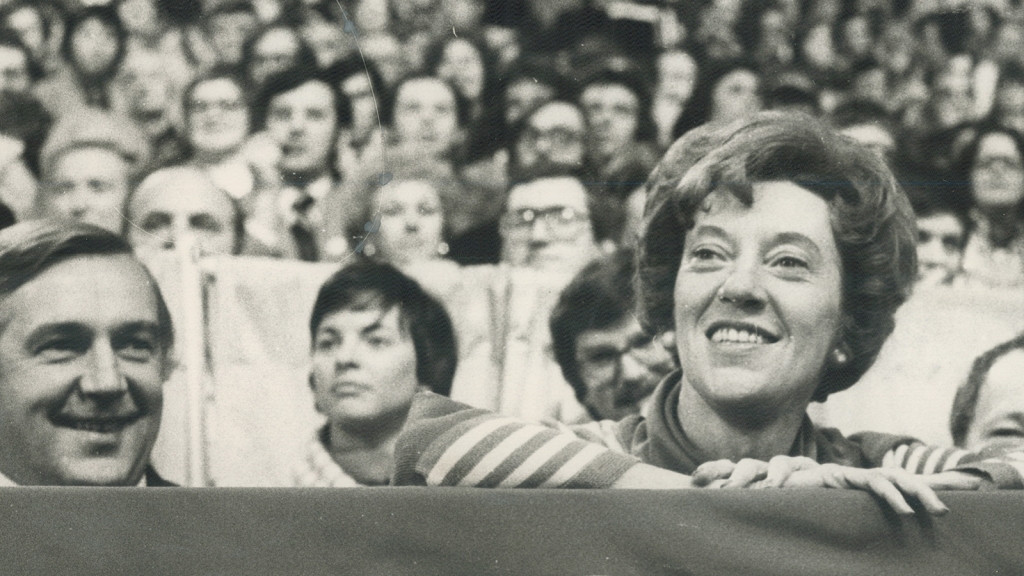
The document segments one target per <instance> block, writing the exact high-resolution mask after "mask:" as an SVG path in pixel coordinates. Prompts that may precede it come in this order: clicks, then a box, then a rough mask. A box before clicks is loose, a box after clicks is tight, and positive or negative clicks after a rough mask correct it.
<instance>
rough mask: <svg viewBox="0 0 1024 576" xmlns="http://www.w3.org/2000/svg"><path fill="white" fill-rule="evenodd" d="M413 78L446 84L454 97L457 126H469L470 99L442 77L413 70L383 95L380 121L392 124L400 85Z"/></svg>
mask: <svg viewBox="0 0 1024 576" xmlns="http://www.w3.org/2000/svg"><path fill="white" fill-rule="evenodd" d="M413 80H433V81H435V82H440V83H442V84H444V85H445V86H447V87H448V89H449V90H450V91H451V93H452V95H453V96H454V97H455V118H456V120H457V121H458V124H459V127H460V128H466V127H467V126H469V123H470V121H471V120H472V103H470V101H469V100H468V99H466V97H465V96H463V95H462V92H460V91H459V89H458V88H456V87H455V85H454V84H452V83H451V82H449V81H447V80H445V79H443V78H438V77H437V76H432V75H430V74H423V73H421V72H413V73H411V74H408V75H406V76H403V77H402V78H400V79H399V80H398V81H397V82H395V85H394V86H392V87H391V89H390V90H389V91H388V92H387V94H385V95H384V96H385V97H386V99H385V100H382V102H383V104H384V105H383V106H382V107H381V109H380V113H381V114H380V117H381V118H380V119H381V123H383V124H384V125H385V126H393V124H394V121H395V104H396V103H397V100H398V93H399V92H401V90H402V86H404V85H405V84H407V83H409V82H412V81H413Z"/></svg>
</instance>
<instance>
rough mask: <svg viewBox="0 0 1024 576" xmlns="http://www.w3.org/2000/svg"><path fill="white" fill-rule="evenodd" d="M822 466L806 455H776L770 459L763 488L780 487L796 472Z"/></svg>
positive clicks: (762, 484)
mask: <svg viewBox="0 0 1024 576" xmlns="http://www.w3.org/2000/svg"><path fill="white" fill-rule="evenodd" d="M818 466H821V464H818V463H817V462H816V461H815V460H813V459H811V458H808V457H806V456H775V457H774V458H772V459H771V460H769V461H768V473H767V474H765V478H764V480H762V481H761V487H762V488H778V487H780V486H783V485H785V484H786V480H787V479H788V478H789V476H790V475H791V474H793V473H794V472H799V471H800V470H810V469H812V468H817V467H818Z"/></svg>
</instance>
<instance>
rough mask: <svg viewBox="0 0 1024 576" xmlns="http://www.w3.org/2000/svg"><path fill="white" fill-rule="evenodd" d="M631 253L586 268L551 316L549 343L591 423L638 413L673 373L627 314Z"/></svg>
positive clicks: (666, 356) (657, 342) (662, 351)
mask: <svg viewBox="0 0 1024 576" xmlns="http://www.w3.org/2000/svg"><path fill="white" fill-rule="evenodd" d="M635 272H636V266H635V264H634V254H633V251H632V250H620V251H618V252H616V253H614V254H611V255H609V256H607V257H603V258H601V259H598V260H594V261H593V262H591V263H590V264H587V266H586V267H584V268H583V270H580V273H579V274H577V275H576V277H575V278H573V280H572V282H570V283H569V285H568V286H566V287H565V289H564V290H562V293H561V295H559V298H558V303H557V304H556V305H555V308H554V310H552V311H551V321H550V328H551V343H552V349H553V351H554V354H555V359H556V360H557V361H558V365H559V367H561V369H562V375H563V376H564V377H565V380H566V381H567V382H568V383H569V384H570V385H571V386H572V388H573V391H574V392H575V393H576V399H577V400H579V402H580V403H581V404H582V405H583V406H584V407H585V408H586V409H587V413H588V414H589V415H590V417H591V418H593V419H594V420H598V421H600V420H621V419H623V418H625V417H626V416H631V415H633V414H639V413H640V412H641V409H642V408H643V406H644V405H646V401H647V399H648V398H650V396H651V393H652V392H654V389H655V387H656V386H657V385H658V382H660V381H661V379H662V378H663V377H664V376H665V375H667V374H668V373H669V372H670V371H672V370H673V369H674V368H675V365H676V362H675V360H674V359H673V356H672V354H671V353H670V352H669V350H668V349H667V348H666V347H665V346H664V345H663V344H662V340H663V338H654V337H652V336H651V335H649V334H647V333H645V332H644V330H643V328H641V327H640V323H639V322H638V321H637V319H636V316H635V314H633V309H634V306H635V297H634V293H633V276H634V275H635Z"/></svg>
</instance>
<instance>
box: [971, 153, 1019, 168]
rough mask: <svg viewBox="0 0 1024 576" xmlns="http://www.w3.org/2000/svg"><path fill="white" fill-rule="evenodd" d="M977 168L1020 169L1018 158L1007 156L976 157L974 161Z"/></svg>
mask: <svg viewBox="0 0 1024 576" xmlns="http://www.w3.org/2000/svg"><path fill="white" fill-rule="evenodd" d="M974 168H975V169H977V170H1022V169H1024V167H1022V166H1021V162H1020V160H1017V159H1015V158H1010V157H1007V156H988V157H982V158H978V159H977V160H976V161H975V162H974Z"/></svg>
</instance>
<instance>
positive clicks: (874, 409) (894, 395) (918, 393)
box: [811, 287, 1024, 445]
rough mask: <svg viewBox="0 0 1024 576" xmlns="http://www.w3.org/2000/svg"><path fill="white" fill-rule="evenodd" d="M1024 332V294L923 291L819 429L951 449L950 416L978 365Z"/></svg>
mask: <svg viewBox="0 0 1024 576" xmlns="http://www.w3.org/2000/svg"><path fill="white" fill-rule="evenodd" d="M1022 330H1024V291H1022V290H1013V291H1009V290H1006V291H996V290H985V289H967V288H943V287H938V288H931V289H922V290H920V291H918V292H916V293H915V294H914V296H913V297H911V299H910V300H909V301H908V302H907V303H906V304H905V305H904V306H903V307H902V308H901V309H900V310H899V312H898V313H897V314H896V330H895V332H894V333H893V335H892V336H891V337H890V338H889V340H888V341H887V342H886V344H885V347H884V348H882V352H881V354H880V355H879V358H878V361H877V362H876V363H875V365H874V366H873V367H872V368H871V370H870V371H869V372H868V373H867V374H866V375H865V376H864V378H862V379H861V380H860V382H858V383H856V384H854V386H853V387H852V388H850V389H849V390H847V391H845V392H841V393H839V394H835V395H833V396H832V397H831V398H829V400H828V402H826V403H825V404H824V405H817V404H812V410H811V416H812V417H813V418H814V419H815V421H816V422H819V423H822V424H826V425H829V426H835V427H837V428H839V429H840V430H842V431H843V432H844V433H847V434H851V433H854V432H858V431H861V430H875V431H878V432H891V433H895V434H910V435H913V436H915V437H917V438H919V439H921V440H923V441H925V442H928V443H933V444H940V445H949V444H950V443H951V442H952V439H951V438H950V434H949V411H950V407H951V406H952V405H953V396H954V395H955V394H956V390H957V388H958V387H959V386H960V384H962V383H963V382H964V381H965V380H966V379H967V373H968V372H969V370H970V367H971V362H972V361H973V360H974V358H976V357H977V356H978V355H979V354H981V353H982V352H984V351H986V350H988V349H990V348H992V347H993V346H995V345H996V344H999V343H1001V342H1005V341H1006V340H1009V339H1010V338H1012V337H1013V336H1015V335H1016V334H1018V333H1020V332H1021V331H1022Z"/></svg>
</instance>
